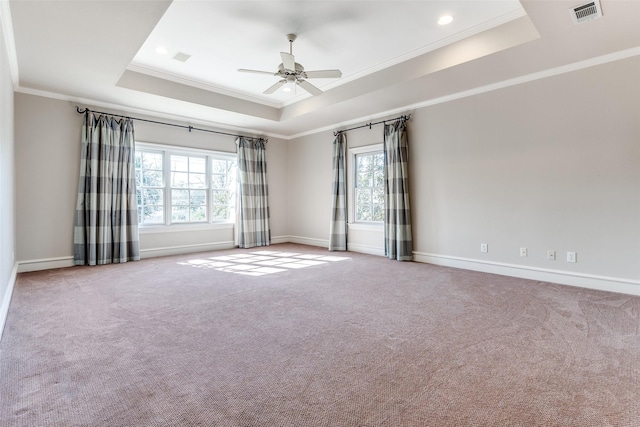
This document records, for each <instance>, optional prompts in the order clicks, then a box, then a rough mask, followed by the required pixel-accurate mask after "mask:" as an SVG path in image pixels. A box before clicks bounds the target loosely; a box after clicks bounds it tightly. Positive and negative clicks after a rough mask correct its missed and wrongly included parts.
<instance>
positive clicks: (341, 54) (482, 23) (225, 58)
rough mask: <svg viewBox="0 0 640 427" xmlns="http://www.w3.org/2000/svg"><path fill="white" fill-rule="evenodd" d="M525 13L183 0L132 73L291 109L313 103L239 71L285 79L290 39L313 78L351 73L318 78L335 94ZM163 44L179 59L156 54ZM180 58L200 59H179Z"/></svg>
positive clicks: (401, 4)
mask: <svg viewBox="0 0 640 427" xmlns="http://www.w3.org/2000/svg"><path fill="white" fill-rule="evenodd" d="M524 14H525V13H524V10H523V9H522V6H521V5H520V3H519V2H518V1H517V0H503V1H489V2H486V1H468V0H467V1H393V2H391V1H369V2H359V1H298V2H292V1H259V2H256V1H252V2H248V1H235V2H233V1H225V2H222V1H213V2H204V1H185V0H174V2H173V3H172V4H171V6H169V8H168V9H167V11H166V12H165V14H164V16H163V17H162V19H160V21H159V22H158V24H157V25H156V27H155V28H154V29H153V31H152V32H151V34H150V35H149V37H148V38H147V40H146V41H145V43H144V45H143V46H142V48H141V49H140V50H139V51H138V53H137V55H136V56H135V58H133V61H132V62H131V66H129V67H128V68H129V69H130V70H134V71H139V72H142V73H148V74H151V75H158V76H161V77H164V78H168V79H171V80H175V81H180V82H192V83H197V84H199V85H204V86H205V87H207V88H208V89H210V90H213V91H219V92H223V93H231V94H234V95H235V94H239V95H242V96H244V97H246V99H251V100H253V101H255V102H263V103H265V104H267V105H275V106H278V107H281V106H283V105H288V104H291V103H293V102H295V101H299V100H300V99H302V98H305V97H308V95H307V94H306V92H305V91H304V90H299V91H298V93H297V96H295V94H293V93H286V92H283V91H282V90H280V91H278V92H276V93H274V94H273V95H263V94H262V92H263V91H264V90H265V89H266V88H267V87H269V86H271V85H272V84H273V83H274V82H276V81H277V80H278V79H277V78H275V77H273V76H268V75H247V74H241V73H238V71H237V69H238V68H249V69H254V70H265V71H270V72H275V71H276V70H277V67H278V64H279V63H280V62H281V60H280V55H279V52H283V51H284V52H288V51H289V43H288V40H287V38H286V34H288V33H293V34H296V35H297V36H298V38H297V39H296V41H295V42H294V44H293V54H294V55H295V56H296V61H297V62H300V63H301V64H302V65H303V66H304V67H305V69H306V70H307V71H308V70H318V69H320V70H323V69H336V68H339V69H341V70H342V72H343V76H342V78H340V79H319V80H313V84H315V85H316V86H318V87H320V88H322V89H323V90H329V89H331V88H334V87H337V86H339V85H341V84H344V83H347V82H350V81H353V80H355V79H357V78H359V77H363V76H365V75H367V74H371V73H372V72H374V71H378V70H381V69H383V68H387V67H389V66H391V65H394V64H397V63H399V62H402V61H405V60H407V59H410V58H413V57H415V56H418V55H420V54H423V53H426V52H428V51H431V50H434V49H435V48H437V47H441V46H443V45H445V44H448V43H451V42H453V41H457V40H460V39H462V38H464V37H467V36H470V35H472V34H475V33H478V32H481V31H483V30H486V29H488V28H491V27H494V26H496V25H499V24H502V23H504V22H507V21H510V20H512V19H515V18H517V17H520V16H523V15H524ZM443 15H451V16H455V22H452V23H451V24H450V25H446V26H442V25H438V23H437V20H438V18H439V17H440V16H443ZM390 23H393V24H390ZM398 23H401V27H400V28H395V29H394V28H393V26H394V25H397V24H398ZM158 46H162V47H165V48H167V49H168V50H169V54H168V55H160V54H158V53H156V52H155V49H156V47H158ZM179 52H182V53H186V54H188V55H191V58H189V59H188V60H187V61H186V62H179V61H176V60H174V59H173V56H174V55H175V54H176V53H179Z"/></svg>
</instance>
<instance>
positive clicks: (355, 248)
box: [347, 242, 384, 256]
mask: <svg viewBox="0 0 640 427" xmlns="http://www.w3.org/2000/svg"><path fill="white" fill-rule="evenodd" d="M347 250H348V251H351V252H359V253H362V254H368V255H378V256H384V247H382V248H381V247H379V246H371V245H359V244H356V243H349V242H347Z"/></svg>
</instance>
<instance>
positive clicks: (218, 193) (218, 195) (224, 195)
mask: <svg viewBox="0 0 640 427" xmlns="http://www.w3.org/2000/svg"><path fill="white" fill-rule="evenodd" d="M212 194H213V197H212V200H211V203H212V204H213V205H226V204H228V203H229V192H228V191H226V190H214V191H213V193H212Z"/></svg>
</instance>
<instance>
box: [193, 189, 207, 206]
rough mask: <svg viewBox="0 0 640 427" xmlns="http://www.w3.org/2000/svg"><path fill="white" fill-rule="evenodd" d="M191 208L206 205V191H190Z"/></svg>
mask: <svg viewBox="0 0 640 427" xmlns="http://www.w3.org/2000/svg"><path fill="white" fill-rule="evenodd" d="M190 193H191V201H190V202H189V204H190V205H191V206H206V205H207V192H206V190H191V191H190Z"/></svg>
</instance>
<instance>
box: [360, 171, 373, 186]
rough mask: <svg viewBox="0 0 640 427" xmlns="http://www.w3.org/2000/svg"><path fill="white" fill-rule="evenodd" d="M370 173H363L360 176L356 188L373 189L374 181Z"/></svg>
mask: <svg viewBox="0 0 640 427" xmlns="http://www.w3.org/2000/svg"><path fill="white" fill-rule="evenodd" d="M371 178H372V176H371V173H370V172H361V173H359V174H358V182H357V183H356V187H367V188H368V187H371V185H372V183H373V181H372V179H371Z"/></svg>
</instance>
